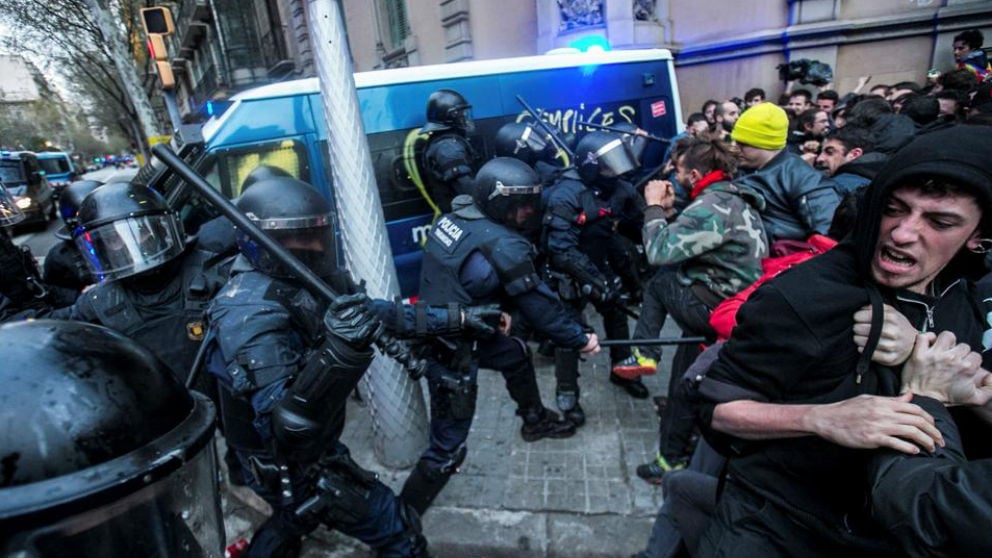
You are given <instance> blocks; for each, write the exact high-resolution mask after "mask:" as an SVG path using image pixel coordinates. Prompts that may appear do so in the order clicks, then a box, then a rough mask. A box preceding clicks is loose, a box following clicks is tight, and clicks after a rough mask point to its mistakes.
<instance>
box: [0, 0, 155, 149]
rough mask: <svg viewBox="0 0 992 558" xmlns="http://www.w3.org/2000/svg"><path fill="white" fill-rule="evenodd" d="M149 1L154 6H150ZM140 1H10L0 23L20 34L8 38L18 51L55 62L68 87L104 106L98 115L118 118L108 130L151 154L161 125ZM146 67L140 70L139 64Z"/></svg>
mask: <svg viewBox="0 0 992 558" xmlns="http://www.w3.org/2000/svg"><path fill="white" fill-rule="evenodd" d="M148 3H150V2H148ZM145 4H146V2H142V1H138V0H7V1H6V2H4V9H3V10H0V19H2V20H3V21H4V22H5V23H7V25H8V27H9V28H11V29H16V30H17V31H16V35H14V36H11V37H7V38H6V39H5V40H4V43H5V46H6V47H8V48H9V49H12V50H14V51H16V52H24V53H33V54H35V55H37V56H39V57H43V58H45V59H47V60H49V61H51V62H52V63H53V64H55V65H56V67H57V68H58V69H59V70H60V71H61V72H62V74H63V75H65V76H66V77H67V78H68V79H69V80H70V83H69V86H70V87H73V88H74V89H75V90H76V92H77V93H78V94H79V95H80V96H81V97H83V98H84V99H87V101H88V103H89V105H90V106H91V107H99V109H100V110H98V111H95V114H94V115H95V116H98V117H99V116H100V113H103V116H104V118H106V117H107V116H109V115H116V118H113V119H111V120H110V121H107V120H104V121H103V123H104V124H105V125H107V126H113V127H115V128H116V129H119V130H120V131H121V132H122V134H123V135H124V136H125V137H129V138H131V140H132V142H133V143H134V144H135V145H138V146H141V148H142V151H144V152H147V145H148V138H149V137H150V136H154V135H158V133H159V132H158V130H159V125H158V122H157V121H156V118H155V114H154V111H153V110H152V108H151V103H150V101H149V98H148V94H147V88H146V87H145V86H146V85H147V84H144V83H142V79H141V77H140V76H141V75H147V69H148V66H147V64H148V61H147V55H146V54H145V50H144V48H143V44H144V41H143V39H142V36H141V33H140V32H139V31H138V28H137V26H138V17H137V13H138V9H139V8H140V7H142V6H143V5H145ZM139 64H144V65H145V67H144V68H142V70H145V71H140V72H139V68H138V65H139Z"/></svg>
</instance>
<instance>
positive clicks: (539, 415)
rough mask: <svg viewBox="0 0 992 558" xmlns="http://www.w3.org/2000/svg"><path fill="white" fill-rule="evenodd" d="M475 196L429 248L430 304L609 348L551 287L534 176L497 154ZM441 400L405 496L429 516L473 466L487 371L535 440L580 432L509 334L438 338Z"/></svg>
mask: <svg viewBox="0 0 992 558" xmlns="http://www.w3.org/2000/svg"><path fill="white" fill-rule="evenodd" d="M475 183H476V184H475V189H474V196H473V197H469V196H459V197H457V198H455V200H454V205H455V210H454V211H453V212H452V213H449V214H445V215H443V216H441V217H440V218H439V219H438V220H437V222H436V223H435V224H434V226H433V227H432V229H431V231H430V233H429V234H428V236H427V242H426V243H425V245H424V261H423V268H422V270H421V275H420V297H421V299H422V300H425V301H427V302H429V303H447V302H452V301H454V302H459V303H462V304H474V303H489V302H499V303H500V304H501V305H503V308H504V310H507V311H510V310H516V311H519V312H520V313H521V314H522V315H523V316H524V317H525V318H526V319H527V320H528V321H529V322H530V323H531V324H532V326H533V327H534V328H535V329H536V330H537V331H538V332H540V333H542V334H544V335H545V336H547V337H549V338H551V339H552V340H553V341H554V342H555V343H557V344H558V345H559V346H562V347H567V348H570V349H573V350H577V351H578V350H580V351H582V352H588V353H595V352H597V351H598V350H599V341H598V340H597V338H596V335H595V334H592V333H590V334H587V333H585V332H584V330H583V328H582V327H581V325H580V324H578V323H577V322H576V321H574V320H572V319H571V318H570V317H569V316H568V313H567V312H566V310H565V308H564V307H563V306H562V305H561V302H560V301H559V300H558V299H557V297H555V295H554V293H553V292H551V291H550V289H548V287H547V286H546V285H545V284H544V283H543V282H542V281H541V279H540V278H539V277H538V275H537V271H536V269H535V268H534V263H533V257H534V254H533V246H532V244H531V243H530V242H529V241H528V240H526V239H525V238H524V237H523V236H522V235H521V232H524V231H527V230H528V229H533V228H535V227H539V226H540V198H541V186H540V182H539V179H538V176H537V174H536V173H535V172H534V170H533V169H531V168H530V167H528V166H527V165H526V164H524V163H523V162H521V161H518V160H516V159H511V158H506V157H497V158H495V159H493V160H491V161H489V162H487V163H486V164H485V165H483V166H482V168H481V169H480V170H479V173H478V175H476V178H475ZM427 361H428V366H427V379H428V388H429V390H430V395H431V435H430V446H429V447H428V448H427V450H426V451H425V452H424V454H423V455H422V456H421V458H420V460H419V462H418V463H417V466H416V467H415V468H414V470H413V472H412V473H411V474H410V476H409V477H408V478H407V480H406V483H405V484H404V486H403V491H402V493H401V497H402V498H403V499H404V500H406V501H408V502H410V504H411V505H413V507H414V508H416V509H417V510H418V511H421V512H422V511H424V510H426V509H427V507H428V506H429V505H430V503H431V502H432V501H433V500H434V498H435V496H437V494H438V493H439V492H440V491H441V490H442V489H443V488H444V486H445V484H447V482H448V480H449V479H450V477H451V475H452V474H454V473H455V472H456V470H457V468H458V466H459V465H461V463H462V462H463V461H464V459H465V456H466V453H467V447H466V445H465V440H466V438H467V437H468V433H469V428H470V427H471V425H472V418H473V415H474V413H475V402H476V401H475V400H476V374H477V372H478V369H479V368H480V367H483V368H488V369H494V370H497V371H499V372H500V373H501V374H502V375H503V377H504V379H505V380H506V387H507V390H508V391H509V392H510V397H511V398H513V400H514V402H516V404H517V414H518V415H520V416H521V417H522V418H523V425H522V427H521V430H520V433H521V436H522V437H523V439H524V440H525V441H528V442H531V441H535V440H539V439H541V438H547V437H551V438H563V437H568V436H572V435H573V434H574V433H575V426H574V425H573V424H571V423H569V422H568V421H563V420H561V419H560V418H559V417H558V415H557V414H556V413H554V412H553V411H551V410H549V409H547V408H546V407H544V405H543V404H542V402H541V395H540V392H539V390H538V386H537V381H536V378H535V373H534V364H533V362H532V360H531V354H530V352H529V350H528V349H527V346H526V344H525V343H524V342H523V341H522V340H520V339H518V338H515V337H510V336H508V335H506V334H505V333H503V332H500V333H496V334H493V335H491V336H488V337H485V338H482V339H478V340H476V341H475V342H474V343H465V342H459V341H458V340H446V339H437V340H436V341H435V342H434V343H433V344H432V346H431V347H430V350H429V354H428V355H427Z"/></svg>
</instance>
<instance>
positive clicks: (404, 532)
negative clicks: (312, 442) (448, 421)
mask: <svg viewBox="0 0 992 558" xmlns="http://www.w3.org/2000/svg"><path fill="white" fill-rule="evenodd" d="M332 452H334V453H339V454H345V453H348V448H347V447H346V446H345V445H344V444H342V443H341V442H336V443H335V444H334V449H333V450H332ZM248 456H249V454H247V453H242V452H238V457H239V459H241V460H242V465H243V467H244V469H245V470H250V463H249V462H248ZM289 466H290V480H291V482H292V486H293V493H294V498H293V500H292V501H291V502H285V501H283V500H282V498H280V495H279V494H278V492H277V490H274V489H273V488H275V487H266V486H262V485H261V484H260V483H259V482H258V481H257V480H256V479H255V478H254V477H253V476H252V475H247V476H248V477H250V478H249V479H248V480H249V485H250V486H251V488H252V489H253V490H254V491H255V492H256V493H257V494H258V495H259V496H261V497H262V498H263V499H264V500H265V501H266V502H268V503H269V504H270V505H271V506H272V516H271V517H269V519H267V520H266V521H265V522H264V523H262V525H261V526H259V528H258V529H257V530H256V531H255V534H254V535H252V539H251V545H250V546H249V547H248V552H247V556H248V557H249V558H263V557H264V558H269V557H279V558H283V557H292V556H296V555H297V554H298V553H299V547H300V539H301V537H303V536H304V535H306V534H308V533H310V532H311V531H313V530H314V529H316V528H317V526H318V525H320V524H324V525H326V526H327V527H328V528H330V529H336V530H338V531H340V532H342V533H344V534H345V535H348V536H349V537H354V538H356V539H358V540H360V541H362V542H363V543H365V544H367V545H369V546H371V547H372V548H374V549H375V550H376V556H378V557H383V558H387V557H388V558H403V557H408V556H412V555H413V537H412V536H409V535H408V532H409V529H408V527H407V525H406V524H405V522H404V521H403V518H402V514H401V511H400V508H401V507H402V506H404V505H405V504H403V502H401V501H400V500H399V498H398V497H397V496H396V494H394V493H393V491H392V490H390V489H389V487H388V486H386V485H385V484H383V483H382V482H380V481H379V480H374V481H371V482H370V483H369V484H368V485H367V486H363V487H361V490H362V491H367V496H366V498H365V504H366V505H367V509H366V511H365V513H364V514H363V515H362V516H361V517H358V518H353V519H348V520H342V519H340V518H339V517H336V516H335V511H336V510H335V509H334V506H333V504H332V505H329V506H328V507H327V509H326V511H325V512H323V513H320V514H317V515H316V516H314V517H307V518H301V517H298V516H297V515H296V513H295V512H296V510H297V509H298V508H299V506H300V505H301V504H302V503H303V502H304V501H306V499H307V498H309V497H310V496H312V495H313V494H314V493H315V486H314V483H315V482H316V479H315V478H313V477H312V476H310V475H303V474H302V471H303V469H305V468H306V467H305V466H304V465H303V464H298V463H292V462H290V463H289ZM354 509H355V507H354V503H349V504H348V510H349V511H353V510H354Z"/></svg>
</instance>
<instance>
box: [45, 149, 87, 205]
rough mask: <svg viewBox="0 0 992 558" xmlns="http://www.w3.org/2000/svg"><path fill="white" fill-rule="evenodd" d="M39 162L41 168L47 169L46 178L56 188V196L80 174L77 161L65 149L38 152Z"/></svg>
mask: <svg viewBox="0 0 992 558" xmlns="http://www.w3.org/2000/svg"><path fill="white" fill-rule="evenodd" d="M38 163H39V164H41V170H43V171H45V179H46V180H48V185H49V186H51V188H52V189H53V190H55V196H56V197H58V195H59V194H60V193H61V192H62V189H63V188H65V187H66V186H68V185H69V183H70V182H73V181H75V180H76V179H78V178H79V175H80V172H79V169H78V168H77V167H76V163H74V162H73V161H72V157H70V156H69V154H68V153H65V152H64V151H42V152H40V153H38Z"/></svg>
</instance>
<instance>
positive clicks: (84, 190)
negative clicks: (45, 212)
mask: <svg viewBox="0 0 992 558" xmlns="http://www.w3.org/2000/svg"><path fill="white" fill-rule="evenodd" d="M99 186H103V182H100V181H99V180H77V181H75V182H73V183H71V184H69V185H68V186H66V187H65V188H63V189H62V193H61V194H59V217H61V218H62V222H63V223H65V226H64V227H61V228H59V230H58V231H56V232H55V236H57V237H59V238H61V239H63V240H69V239H71V238H72V231H73V230H74V229H75V228H76V226H77V225H79V218H78V217H77V214H78V213H79V206H80V204H82V203H83V199H84V198H86V196H88V195H89V193H90V192H92V191H93V190H96V189H97V187H99Z"/></svg>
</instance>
